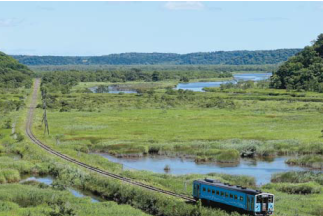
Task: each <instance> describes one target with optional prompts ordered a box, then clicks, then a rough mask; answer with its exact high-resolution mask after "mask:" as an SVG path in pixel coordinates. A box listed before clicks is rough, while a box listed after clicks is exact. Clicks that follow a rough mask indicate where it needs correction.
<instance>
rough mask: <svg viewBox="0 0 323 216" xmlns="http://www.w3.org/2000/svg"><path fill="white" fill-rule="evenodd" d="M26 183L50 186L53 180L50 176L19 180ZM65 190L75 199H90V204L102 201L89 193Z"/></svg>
mask: <svg viewBox="0 0 323 216" xmlns="http://www.w3.org/2000/svg"><path fill="white" fill-rule="evenodd" d="M28 181H35V182H39V183H43V184H45V185H52V184H53V181H54V178H53V177H51V176H29V177H26V178H24V179H23V180H21V181H20V183H24V182H28ZM67 190H68V191H70V192H71V193H72V194H73V195H74V196H75V197H79V198H82V197H90V198H91V202H93V203H96V202H101V201H102V199H100V198H99V197H96V196H94V195H93V194H92V193H90V192H86V191H80V190H76V189H74V188H67Z"/></svg>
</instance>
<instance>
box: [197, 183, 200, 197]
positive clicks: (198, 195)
mask: <svg viewBox="0 0 323 216" xmlns="http://www.w3.org/2000/svg"><path fill="white" fill-rule="evenodd" d="M200 193H201V189H200V185H199V184H198V185H197V197H198V198H200Z"/></svg>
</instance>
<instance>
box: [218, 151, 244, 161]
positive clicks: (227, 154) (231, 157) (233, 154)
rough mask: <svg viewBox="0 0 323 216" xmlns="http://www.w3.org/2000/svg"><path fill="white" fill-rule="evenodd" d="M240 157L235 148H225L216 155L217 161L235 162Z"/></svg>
mask: <svg viewBox="0 0 323 216" xmlns="http://www.w3.org/2000/svg"><path fill="white" fill-rule="evenodd" d="M239 159H240V154H239V152H238V151H237V150H235V149H225V150H223V151H222V152H221V153H219V154H218V155H217V156H216V161H217V162H221V163H233V162H237V161H239Z"/></svg>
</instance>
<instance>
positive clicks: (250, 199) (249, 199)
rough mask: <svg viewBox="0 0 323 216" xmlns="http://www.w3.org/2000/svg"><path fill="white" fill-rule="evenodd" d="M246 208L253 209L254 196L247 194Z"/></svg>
mask: <svg viewBox="0 0 323 216" xmlns="http://www.w3.org/2000/svg"><path fill="white" fill-rule="evenodd" d="M247 210H248V211H252V212H253V211H254V210H255V199H254V196H249V195H247Z"/></svg>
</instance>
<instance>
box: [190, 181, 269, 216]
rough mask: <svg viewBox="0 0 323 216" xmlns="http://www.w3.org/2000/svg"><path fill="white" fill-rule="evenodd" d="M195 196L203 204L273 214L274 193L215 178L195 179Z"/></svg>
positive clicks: (245, 211)
mask: <svg viewBox="0 0 323 216" xmlns="http://www.w3.org/2000/svg"><path fill="white" fill-rule="evenodd" d="M193 197H194V198H195V199H196V200H201V201H202V203H203V204H207V205H215V206H220V207H223V208H228V209H230V210H234V211H238V212H242V213H247V214H250V215H272V214H273V212H274V195H273V194H270V193H263V192H262V191H260V190H253V189H249V188H246V187H242V186H239V185H238V186H234V185H230V184H226V183H221V182H219V181H216V180H213V179H204V180H195V181H194V182H193Z"/></svg>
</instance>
